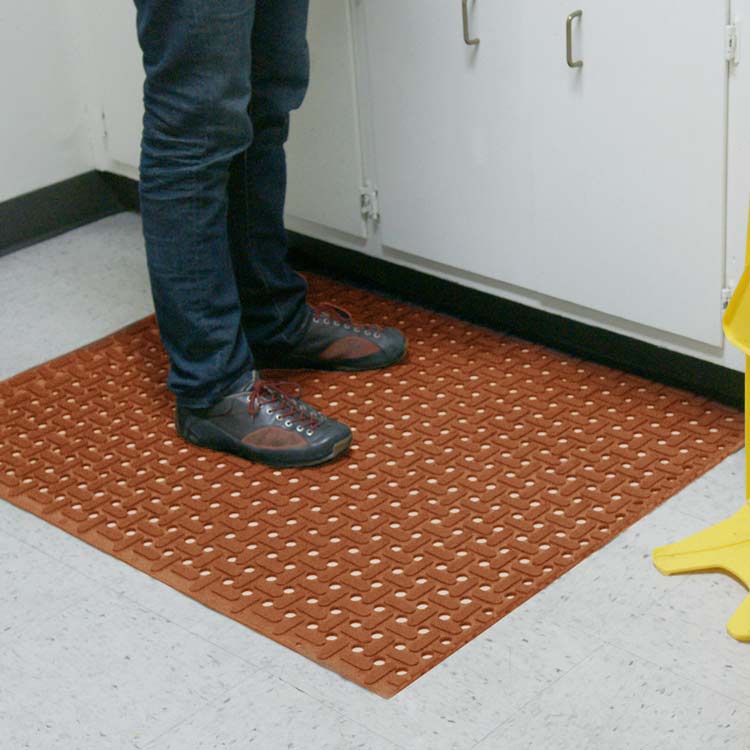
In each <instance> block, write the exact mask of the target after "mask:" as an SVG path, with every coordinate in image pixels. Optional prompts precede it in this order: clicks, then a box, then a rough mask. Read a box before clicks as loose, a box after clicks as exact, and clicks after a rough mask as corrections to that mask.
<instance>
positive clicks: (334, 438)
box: [175, 376, 352, 468]
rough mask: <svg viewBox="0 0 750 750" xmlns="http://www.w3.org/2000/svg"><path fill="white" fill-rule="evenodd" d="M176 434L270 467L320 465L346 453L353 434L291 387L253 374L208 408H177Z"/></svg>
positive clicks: (294, 387) (291, 385)
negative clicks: (248, 382) (238, 389)
mask: <svg viewBox="0 0 750 750" xmlns="http://www.w3.org/2000/svg"><path fill="white" fill-rule="evenodd" d="M175 424H176V426H177V432H178V433H179V434H180V435H181V436H182V437H183V438H184V439H185V440H187V441H188V442H191V443H195V444H196V445H200V446H203V447H205V448H212V449H213V450H217V451H224V452H226V453H234V454H235V455H238V456H242V457H243V458H247V459H249V460H250V461H258V462H260V463H264V464H268V465H269V466H274V467H279V468H291V467H298V466H316V465H317V464H322V463H325V462H326V461H331V460H332V459H334V458H336V457H337V456H340V455H341V454H342V453H344V452H345V451H346V450H347V448H348V447H349V445H350V444H351V442H352V433H351V430H350V429H349V428H348V427H347V426H346V425H345V424H342V423H341V422H337V421H336V420H334V419H329V418H327V417H326V416H324V415H323V414H321V413H320V412H319V411H317V409H314V408H313V407H312V406H310V405H309V404H306V403H305V402H304V401H302V400H301V399H300V398H299V388H298V387H296V386H294V385H293V384H291V383H270V382H267V381H264V380H261V379H260V378H259V377H257V376H255V377H254V379H253V381H252V382H251V383H250V384H248V385H247V386H245V387H244V388H242V390H240V391H239V392H237V393H230V394H229V395H227V396H224V398H222V399H221V401H219V402H218V403H216V404H214V405H213V406H211V407H210V408H208V409H191V408H188V407H185V406H179V405H178V407H177V414H176V419H175Z"/></svg>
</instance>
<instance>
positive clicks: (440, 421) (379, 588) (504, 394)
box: [0, 277, 743, 696]
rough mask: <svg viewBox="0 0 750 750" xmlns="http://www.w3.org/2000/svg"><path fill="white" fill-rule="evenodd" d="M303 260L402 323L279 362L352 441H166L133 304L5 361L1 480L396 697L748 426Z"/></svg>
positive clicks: (164, 413)
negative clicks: (327, 445) (87, 332)
mask: <svg viewBox="0 0 750 750" xmlns="http://www.w3.org/2000/svg"><path fill="white" fill-rule="evenodd" d="M310 281H311V293H312V296H313V297H314V298H317V299H320V300H322V299H325V300H329V301H333V302H335V303H336V304H339V305H342V306H344V307H347V308H349V309H352V310H355V311H356V313H357V317H358V318H360V319H367V320H370V321H372V322H378V323H381V324H384V325H397V326H399V327H401V328H402V329H403V330H404V331H405V332H406V333H407V335H408V337H409V341H410V354H409V357H408V360H407V361H405V362H404V363H402V364H400V365H398V366H396V367H394V368H392V369H390V370H386V371H381V372H368V373H357V374H349V373H316V372H304V373H299V372H295V373H292V374H291V379H293V380H295V381H297V382H299V383H301V384H302V385H303V390H304V396H305V398H306V399H307V400H308V401H310V402H311V403H312V404H314V405H315V406H316V407H318V408H320V409H322V410H324V411H325V412H326V413H328V414H330V415H331V416H335V417H337V418H339V419H341V420H344V421H346V422H347V423H348V424H349V425H351V427H352V429H353V431H354V444H353V446H352V449H351V452H350V453H349V455H348V456H346V457H345V458H343V459H341V460H338V461H337V462H335V463H333V464H329V465H327V466H323V467H320V468H314V469H304V470H281V471H279V470H273V469H270V468H266V467H264V466H260V465H255V464H251V463H248V462H245V461H243V460H241V459H238V458H235V457H231V456H225V455H222V454H218V453H213V452H211V451H206V450H203V449H200V448H197V447H194V446H190V445H187V444H184V443H183V442H181V441H180V440H179V439H178V438H177V437H176V435H175V433H174V427H173V421H172V420H173V404H172V397H171V395H170V394H169V392H168V391H167V390H166V388H165V386H164V380H165V376H166V368H167V361H166V356H165V354H164V352H163V350H162V348H161V345H160V343H159V338H158V333H157V329H156V325H155V322H154V320H153V319H152V318H149V319H146V320H144V321H141V322H139V323H136V324H134V325H132V326H130V327H128V328H127V329H124V330H122V331H120V332H118V333H116V334H114V335H112V336H110V337H108V338H106V339H104V340H102V341H99V342H96V343H95V344H92V345H90V346H88V347H86V348H84V349H81V350H79V351H76V352H73V353H72V354H69V355H66V356H65V357H62V358H60V359H57V360H54V361H52V362H50V363H47V364H45V365H42V366H41V367H38V368H36V369H34V370H30V371H28V372H26V373H23V374H21V375H18V376H16V377H14V378H11V379H10V380H7V381H5V382H4V383H1V384H0V424H1V425H2V426H1V427H0V496H2V497H4V498H6V499H8V500H9V501H10V502H12V503H14V504H16V505H18V506H20V507H21V508H25V509H26V510H29V511H31V512H32V513H35V514H36V515H38V516H40V517H42V518H44V519H45V520H47V521H49V522H50V523H53V524H55V525H56V526H59V527H60V528H62V529H65V530H66V531H68V532H70V533H71V534H74V535H75V536H77V537H80V538H81V539H84V540H85V541H87V542H89V543H90V544H92V545H94V546H96V547H98V548H99V549H102V550H104V551H105V552H108V553H110V554H112V555H114V556H116V557H118V558H120V559H122V560H124V561H126V562H127V563H129V564H131V565H133V566H135V567H136V568H139V569H140V570H142V571H145V572H146V573H148V574H149V575H151V576H153V577H155V578H157V579H159V580H161V581H163V582H165V583H167V584H169V585H170V586H173V587H174V588H176V589H178V590H179V591H182V592H184V593H185V594H187V595H189V596H191V597H193V598H194V599H196V600H198V601H199V602H202V603H204V604H206V605H208V606H209V607H212V608H214V609H216V610H218V611H220V612H222V613H224V614H226V615H228V616H229V617H232V618H234V619H235V620H238V621H239V622H242V623H244V624H246V625H247V626H249V627H251V628H253V629H255V630H257V631H258V632H260V633H263V634H264V635H266V636H268V637H269V638H272V639H274V640H275V641H278V642H279V643H281V644H284V645H285V646H288V647H289V648H292V649H294V650H296V651H298V652H300V653H302V654H304V655H305V656H307V657H309V658H311V659H314V660H316V661H317V662H320V663H321V664H323V665H325V666H327V667H329V668H330V669H333V670H335V671H336V672H339V673H340V674H342V675H344V676H345V677H347V678H349V679H350V680H353V681H355V682H357V683H359V684H360V685H363V686H364V687H366V688H369V689H370V690H372V691H374V692H376V693H378V694H379V695H382V696H392V695H394V694H395V693H397V692H398V691H399V690H401V689H403V688H404V687H405V686H407V685H408V684H409V683H411V682H412V681H414V680H415V679H417V678H418V677H419V676H420V675H422V674H424V673H425V672H426V671H427V670H429V669H430V668H431V667H433V666H435V665H436V664H438V663H439V662H440V661H442V660H443V659H445V658H446V657H447V656H449V655H450V654H451V653H453V652H454V651H456V650H457V649H458V648H460V647H461V646H462V645H464V644H465V643H467V642H468V641H470V640H471V639H472V638H475V637H476V636H477V635H479V633H481V632H482V631H483V630H485V629H486V628H487V627H488V626H490V625H491V624H492V623H494V622H496V621H497V620H499V619H500V618H501V617H503V616H504V615H506V614H507V613H508V612H510V611H511V610H512V609H514V608H515V607H517V606H519V605H520V604H522V603H523V602H524V601H525V600H527V599H528V598H529V597H531V596H533V594H534V593H536V592H537V591H539V590H540V589H542V588H544V587H545V586H546V585H547V584H548V583H550V582H551V581H553V580H554V579H556V578H558V577H559V576H561V575H562V574H563V573H565V571H567V570H569V569H570V568H572V567H573V566H574V565H575V564H576V563H578V562H580V561H581V560H582V559H584V558H585V557H587V556H588V555H590V554H591V553H592V552H594V551H595V550H596V549H598V548H600V547H601V546H602V545H604V544H605V543H606V542H608V541H609V540H610V539H612V538H613V537H614V536H615V535H616V534H618V533H619V532H621V531H623V530H624V529H625V528H626V527H628V526H629V525H631V524H632V523H634V522H635V521H637V520H638V519H639V518H641V517H643V516H644V515H646V514H647V513H648V512H649V511H650V510H652V509H653V508H655V507H656V506H657V505H659V504H660V503H662V502H664V501H665V500H666V499H667V498H669V497H670V496H672V495H673V494H674V493H675V492H677V491H678V490H679V489H680V488H682V487H684V486H686V485H687V484H688V483H689V482H691V481H692V480H693V479H695V478H696V477H698V476H699V475H700V474H702V473H703V472H705V471H706V470H707V469H709V468H710V467H712V466H714V465H715V464H716V463H718V462H719V461H720V460H721V459H723V458H724V457H725V456H727V455H728V454H729V453H731V452H733V451H735V450H737V449H738V448H739V447H740V446H741V444H742V437H743V436H742V420H741V417H740V415H738V414H737V413H736V412H734V411H732V410H730V409H728V408H725V407H722V406H720V405H718V404H715V403H712V402H709V401H707V400H705V399H702V398H700V397H696V396H693V395H690V394H687V393H684V392H681V391H678V390H674V389H672V388H668V387H664V386H660V385H657V384H654V383H650V382H648V381H645V380H642V379H640V378H637V377H634V376H631V375H625V374H623V373H621V372H617V371H614V370H611V369H607V368H605V367H600V366H596V365H592V364H587V363H584V362H581V361H578V360H576V359H573V358H569V357H565V356H563V355H560V354H557V353H555V352H553V351H550V350H547V349H544V348H541V347H538V346H533V345H530V344H526V343H524V342H521V341H518V340H515V339H511V338H507V337H503V336H501V335H498V334H495V333H492V332H489V331H487V330H485V329H482V328H478V327H475V326H472V325H470V324H468V323H464V322H460V321H457V320H454V319H451V318H448V317H444V316H441V315H438V314H434V313H431V312H428V311H426V310H423V309H420V308H417V307H414V306H411V305H408V304H404V303H399V302H394V301H392V300H386V299H383V298H381V297H378V296H375V295H373V294H370V293H367V292H362V291H359V290H355V289H352V288H348V287H345V286H342V285H340V284H338V283H334V282H331V281H328V280H324V279H320V278H317V277H313V278H311V279H310ZM284 378H285V379H290V373H285V374H284ZM644 564H646V563H644Z"/></svg>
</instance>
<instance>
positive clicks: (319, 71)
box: [286, 0, 367, 238]
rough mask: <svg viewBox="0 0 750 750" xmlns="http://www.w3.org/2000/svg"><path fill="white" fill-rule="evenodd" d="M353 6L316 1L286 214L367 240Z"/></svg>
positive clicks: (292, 142)
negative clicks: (362, 206) (307, 78)
mask: <svg viewBox="0 0 750 750" xmlns="http://www.w3.org/2000/svg"><path fill="white" fill-rule="evenodd" d="M350 12H351V10H350V6H349V1H348V0H311V3H310V24H309V31H308V40H309V44H310V57H311V72H310V89H309V91H308V93H307V97H306V99H305V103H304V104H303V105H302V107H301V109H299V110H297V111H296V112H294V113H293V114H292V126H291V132H290V138H289V144H288V146H287V155H288V162H289V189H288V196H287V208H286V211H287V214H288V215H290V216H294V217H295V218H298V219H304V220H306V221H311V222H313V223H316V224H320V225H323V226H325V227H329V228H332V229H337V230H339V231H341V232H344V233H346V234H349V235H353V236H355V237H363V238H364V237H366V236H367V227H366V224H365V223H364V221H363V218H362V214H361V210H360V194H359V190H360V187H361V186H362V183H363V177H362V150H361V145H360V135H359V121H358V115H357V112H358V107H357V90H356V84H355V80H356V75H355V64H354V47H353V42H352V26H351V17H350Z"/></svg>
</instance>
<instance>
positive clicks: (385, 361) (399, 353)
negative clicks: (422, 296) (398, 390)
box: [253, 302, 407, 371]
mask: <svg viewBox="0 0 750 750" xmlns="http://www.w3.org/2000/svg"><path fill="white" fill-rule="evenodd" d="M406 347H407V344H406V338H405V337H404V335H403V334H402V333H401V331H399V330H398V329H396V328H383V327H382V326H378V325H375V324H373V323H357V322H355V321H354V320H352V316H351V315H350V313H349V312H348V311H347V310H344V309H343V308H342V307H337V306H336V305H332V304H330V303H328V302H326V303H324V304H322V305H318V306H317V307H313V308H311V315H310V319H309V321H308V323H307V328H306V329H305V334H304V336H303V337H302V340H301V341H300V342H299V343H298V344H297V345H296V346H294V347H292V348H279V347H268V348H266V347H263V346H262V345H261V344H253V355H254V357H255V363H256V367H258V369H261V370H264V369H276V368H279V369H281V368H300V369H313V370H349V371H361V370H377V369H381V368H383V367H389V366H390V365H394V364H396V363H397V362H400V361H401V360H402V359H403V358H404V356H405V355H406Z"/></svg>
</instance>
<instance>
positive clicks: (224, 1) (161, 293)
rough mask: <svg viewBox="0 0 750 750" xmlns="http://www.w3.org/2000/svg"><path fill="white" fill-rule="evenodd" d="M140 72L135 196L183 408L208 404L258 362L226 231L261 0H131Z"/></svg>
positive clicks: (245, 135)
mask: <svg viewBox="0 0 750 750" xmlns="http://www.w3.org/2000/svg"><path fill="white" fill-rule="evenodd" d="M135 3H136V7H137V11H138V37H139V41H140V44H141V48H142V50H143V62H144V67H145V71H146V83H145V86H144V105H145V116H144V121H143V126H144V127H143V140H142V151H141V170H140V178H141V179H140V199H141V212H142V217H143V229H144V236H145V240H146V250H147V256H148V268H149V273H150V277H151V286H152V292H153V297H154V303H155V307H156V314H157V318H158V322H159V328H160V332H161V336H162V340H163V343H164V346H165V348H166V350H167V352H168V354H169V358H170V364H171V368H170V373H169V378H168V385H169V387H170V388H171V389H172V391H173V392H174V393H175V394H176V396H177V402H178V404H180V405H182V406H189V407H194V408H203V407H208V406H210V405H211V404H213V403H215V402H216V401H218V400H219V398H221V396H222V395H224V393H225V392H227V390H228V389H229V388H230V386H231V385H232V384H233V383H235V382H236V381H238V379H240V378H242V377H243V376H244V375H245V374H246V373H247V372H248V371H250V370H252V368H253V361H252V355H251V352H250V349H249V347H248V344H247V341H246V339H245V336H244V335H243V332H242V325H241V307H240V301H239V296H238V293H237V286H236V281H235V276H234V273H233V268H232V260H231V253H230V249H229V238H228V228H227V204H228V200H227V184H228V178H229V169H230V164H231V162H232V160H233V159H234V157H235V156H236V155H237V154H242V153H244V152H246V151H247V148H248V147H249V145H250V143H251V142H252V137H253V133H252V122H251V120H250V117H249V114H248V106H249V102H250V95H251V49H252V34H253V21H254V15H255V5H256V0H210V2H207V1H206V0H135Z"/></svg>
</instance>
